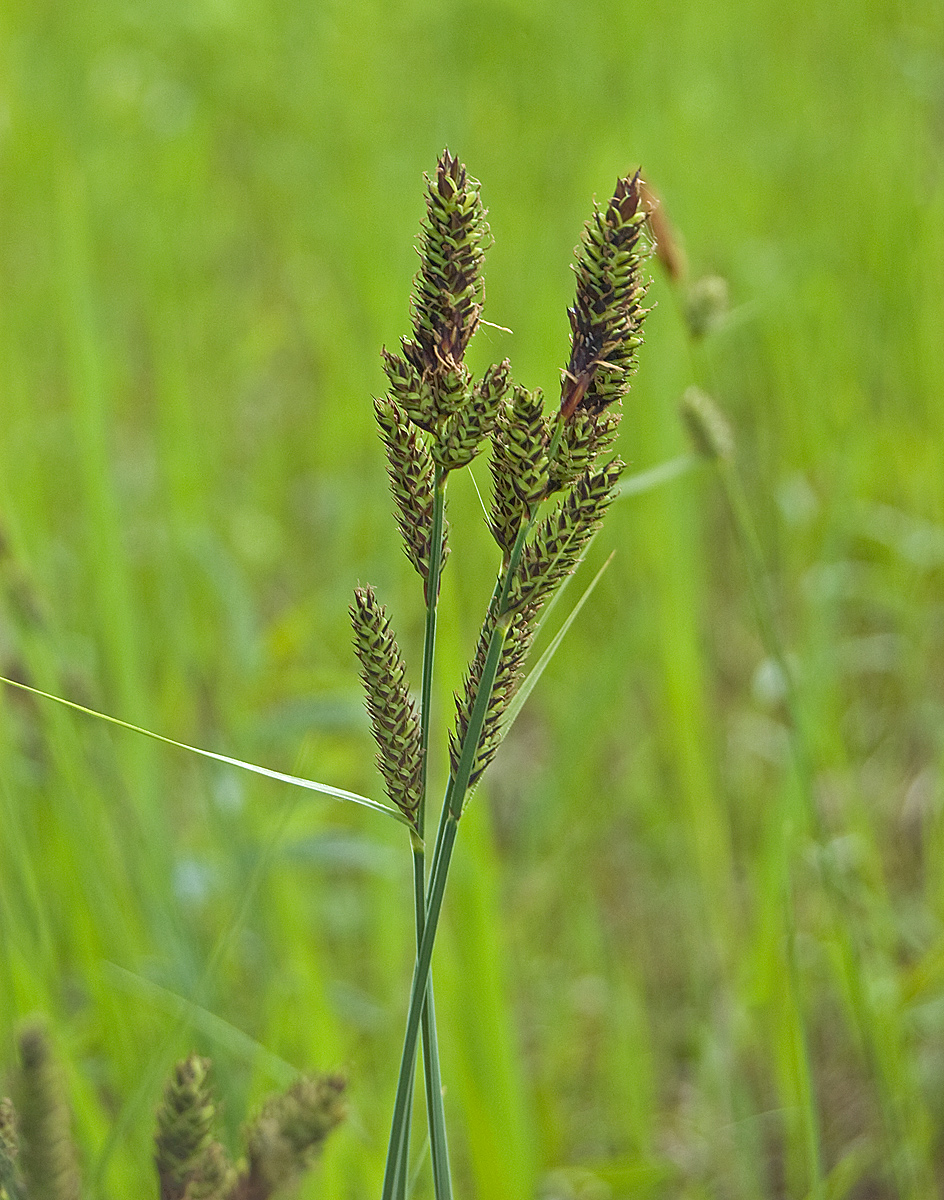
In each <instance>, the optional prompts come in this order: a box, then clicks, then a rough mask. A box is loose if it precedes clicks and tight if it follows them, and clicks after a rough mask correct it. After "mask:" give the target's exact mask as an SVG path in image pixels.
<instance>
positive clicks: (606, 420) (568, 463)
mask: <svg viewBox="0 0 944 1200" xmlns="http://www.w3.org/2000/svg"><path fill="white" fill-rule="evenodd" d="M619 419H620V412H619V408H618V407H614V408H608V409H604V410H603V411H602V412H597V413H594V412H590V411H589V410H587V409H586V408H578V409H577V410H576V411H575V412H574V415H573V416H572V417H571V418H570V420H569V421H566V422H564V424H563V426H562V427H561V437H560V441H559V443H558V447H557V453H556V455H555V456H554V458H553V460H552V462H551V464H550V469H549V482H548V492H558V491H561V490H562V489H563V488H565V487H570V485H571V484H572V483H574V482H576V480H578V479H579V478H580V476H581V475H585V474H586V473H587V471H589V470H590V469H591V467H592V466H593V464H594V462H595V461H596V459H597V458H598V457H599V456H600V455H601V454H604V453H606V451H607V450H609V449H610V448H611V447H612V445H613V442H614V441H615V440H616V435H617V433H618V432H619Z"/></svg>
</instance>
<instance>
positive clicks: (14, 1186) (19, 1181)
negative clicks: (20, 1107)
mask: <svg viewBox="0 0 944 1200" xmlns="http://www.w3.org/2000/svg"><path fill="white" fill-rule="evenodd" d="M19 1152H20V1137H19V1131H18V1129H17V1119H16V1109H15V1108H14V1107H13V1102H12V1101H11V1100H9V1099H7V1098H6V1097H4V1098H3V1099H2V1100H0V1198H2V1200H26V1192H25V1191H24V1188H23V1178H22V1176H21V1175H20V1171H19V1166H18V1164H17V1158H18V1156H19Z"/></svg>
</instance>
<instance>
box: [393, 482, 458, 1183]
mask: <svg viewBox="0 0 944 1200" xmlns="http://www.w3.org/2000/svg"><path fill="white" fill-rule="evenodd" d="M445 497H446V474H445V472H444V471H443V470H442V469H441V468H440V467H437V468H436V475H435V482H434V492H433V514H432V527H431V532H430V555H429V573H428V578H427V584H426V630H425V637H424V643H423V678H422V683H421V688H420V744H421V746H422V750H423V767H422V787H421V792H420V804H419V809H418V810H417V826H418V828H419V832H420V836H419V837H417V838H414V839H413V847H412V848H413V901H414V912H415V917H416V948H417V953H418V952H419V948H420V945H421V943H422V940H423V931H424V927H425V923H426V850H425V845H424V843H423V841H422V837H423V834H424V830H425V824H426V791H427V762H428V758H429V720H430V707H431V697H432V683H433V664H434V660H435V651H436V618H437V610H438V601H439V584H440V576H441V574H442V566H443V556H442V534H443V516H444V510H445ZM421 1028H422V1032H423V1075H424V1082H425V1085H426V1114H427V1120H428V1123H429V1139H430V1154H431V1157H432V1163H433V1186H434V1189H435V1195H436V1200H451V1197H452V1178H451V1174H450V1171H449V1146H448V1141H447V1137H446V1118H445V1112H444V1110H443V1095H442V1076H441V1074H440V1067H439V1044H438V1038H437V1035H436V1010H435V1006H434V1002H433V985H432V980H431V979H430V980H429V984H428V988H427V993H426V1001H425V1003H424V1005H423V1012H422V1018H421ZM415 1077H416V1076H415V1072H412V1073H411V1075H410V1078H409V1097H408V1101H407V1103H406V1106H405V1113H406V1120H405V1123H404V1127H403V1134H402V1141H401V1146H400V1150H399V1152H398V1162H397V1174H396V1190H395V1193H394V1194H395V1196H396V1197H397V1200H404V1198H405V1197H406V1192H407V1182H408V1176H409V1145H410V1124H411V1116H412V1111H413V1091H414V1086H415V1084H414V1081H415Z"/></svg>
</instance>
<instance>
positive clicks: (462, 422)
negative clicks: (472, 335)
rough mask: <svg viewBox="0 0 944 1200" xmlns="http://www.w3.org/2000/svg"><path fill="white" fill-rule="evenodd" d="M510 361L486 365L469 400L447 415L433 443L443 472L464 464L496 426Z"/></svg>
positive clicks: (468, 461)
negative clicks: (490, 365) (486, 367)
mask: <svg viewBox="0 0 944 1200" xmlns="http://www.w3.org/2000/svg"><path fill="white" fill-rule="evenodd" d="M509 370H510V364H509V362H508V360H507V359H506V360H505V361H504V362H503V363H499V364H498V365H497V366H492V367H489V369H488V371H486V373H485V376H484V377H483V379H482V380H481V382H480V383H479V384H477V386H476V387H475V389H474V390H473V391H472V393H471V395H470V396H469V399H468V402H467V403H465V404H463V405H462V406H461V407H459V408H457V410H456V411H455V412H454V413H453V414H452V416H450V417H449V418H448V419H447V420H446V421H445V423H444V424H443V426H442V427H441V429H440V430H439V433H438V436H437V437H436V439H435V441H434V442H433V457H434V458H435V459H436V462H437V463H438V464H439V465H440V466H441V467H442V468H443V470H445V471H452V470H455V469H456V468H457V467H464V466H467V465H468V464H469V463H470V462H471V461H472V459H473V458H475V456H476V454H477V453H478V451H479V447H480V446H481V444H482V442H483V440H484V439H485V438H486V437H488V436H489V435H490V434H491V432H492V430H493V429H494V428H495V423H496V422H497V420H498V414H499V408H500V406H501V402H502V398H503V397H504V395H505V391H506V390H507V388H508V373H509Z"/></svg>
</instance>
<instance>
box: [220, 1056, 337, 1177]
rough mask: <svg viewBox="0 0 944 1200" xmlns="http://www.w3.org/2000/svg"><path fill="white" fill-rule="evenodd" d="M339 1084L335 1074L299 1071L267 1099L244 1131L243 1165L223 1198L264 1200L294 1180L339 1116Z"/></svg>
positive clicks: (310, 1163) (313, 1158)
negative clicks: (245, 1161) (245, 1163)
mask: <svg viewBox="0 0 944 1200" xmlns="http://www.w3.org/2000/svg"><path fill="white" fill-rule="evenodd" d="M344 1087H345V1083H344V1080H343V1078H341V1076H339V1075H303V1076H302V1077H301V1079H298V1080H296V1082H295V1083H293V1084H292V1086H291V1087H290V1088H289V1089H288V1091H286V1092H282V1093H281V1094H280V1095H278V1096H273V1097H271V1099H269V1100H267V1101H266V1103H265V1104H264V1105H263V1107H262V1110H261V1112H260V1113H259V1115H258V1116H257V1117H256V1118H255V1120H254V1121H252V1122H251V1124H250V1125H249V1127H248V1129H247V1130H246V1149H247V1158H248V1166H247V1169H246V1171H245V1173H244V1174H243V1176H242V1177H241V1178H240V1180H239V1183H238V1184H237V1186H236V1187H235V1188H234V1189H233V1191H232V1192H231V1193H230V1196H229V1198H228V1200H268V1197H269V1196H271V1195H273V1193H274V1192H276V1191H279V1190H280V1189H282V1188H289V1187H292V1186H293V1185H294V1184H295V1183H297V1182H298V1180H299V1179H300V1178H301V1176H302V1175H303V1174H304V1173H305V1171H307V1170H309V1169H310V1168H311V1166H312V1165H313V1163H314V1161H315V1159H316V1158H317V1157H318V1155H319V1154H320V1153H321V1149H322V1147H323V1145H324V1141H325V1138H326V1137H327V1136H328V1134H329V1133H330V1132H331V1131H332V1129H334V1128H335V1127H336V1126H337V1125H338V1124H340V1122H341V1121H343V1120H344V1115H345V1104H344Z"/></svg>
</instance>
